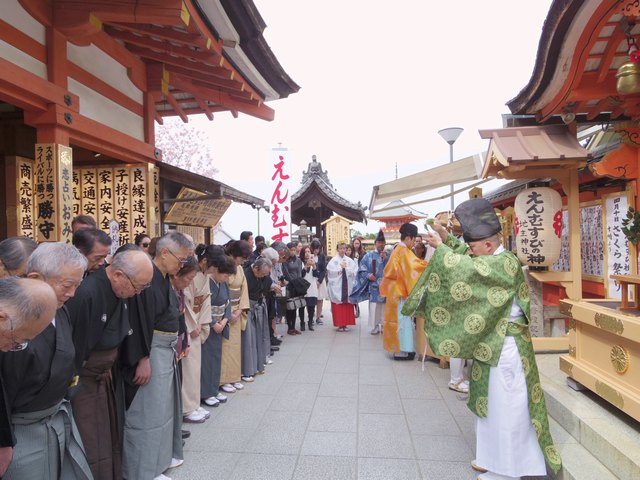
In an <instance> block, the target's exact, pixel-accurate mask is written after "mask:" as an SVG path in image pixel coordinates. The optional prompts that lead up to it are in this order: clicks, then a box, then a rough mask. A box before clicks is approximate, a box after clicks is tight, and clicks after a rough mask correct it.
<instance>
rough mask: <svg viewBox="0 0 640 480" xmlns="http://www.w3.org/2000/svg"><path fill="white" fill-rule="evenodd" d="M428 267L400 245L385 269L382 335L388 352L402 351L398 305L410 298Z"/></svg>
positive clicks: (382, 293) (382, 286) (382, 289)
mask: <svg viewBox="0 0 640 480" xmlns="http://www.w3.org/2000/svg"><path fill="white" fill-rule="evenodd" d="M426 266H427V261H426V260H422V259H420V258H418V257H417V256H416V255H415V253H413V251H412V250H411V249H409V248H407V246H406V245H405V244H404V243H399V244H398V245H397V246H396V248H395V249H394V250H393V252H392V253H391V256H390V257H389V261H388V262H387V266H386V267H385V268H384V277H383V278H382V281H381V282H380V294H381V295H383V296H385V297H386V298H387V303H386V305H385V308H384V329H383V332H382V333H383V345H384V349H385V350H386V351H388V352H393V353H397V352H399V351H400V338H399V336H398V312H399V309H398V303H399V302H400V301H401V300H402V301H404V299H406V298H407V297H408V296H409V293H411V290H413V287H414V286H415V284H416V282H417V281H418V279H419V278H420V275H421V274H422V271H423V270H424V269H425V268H426Z"/></svg>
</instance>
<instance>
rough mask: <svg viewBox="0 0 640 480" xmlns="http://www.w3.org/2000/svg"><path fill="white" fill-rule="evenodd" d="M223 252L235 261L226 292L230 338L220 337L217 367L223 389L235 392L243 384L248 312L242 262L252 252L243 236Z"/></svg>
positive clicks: (247, 296)
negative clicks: (243, 337)
mask: <svg viewBox="0 0 640 480" xmlns="http://www.w3.org/2000/svg"><path fill="white" fill-rule="evenodd" d="M225 250H226V253H227V254H228V255H230V256H231V257H233V259H234V260H235V262H236V267H238V268H237V269H236V273H235V274H234V275H230V276H229V295H230V300H231V323H230V325H229V338H228V339H226V338H224V339H223V340H222V366H221V371H220V383H221V384H222V387H221V388H222V391H224V392H226V393H235V392H236V391H237V390H242V389H243V388H244V385H243V384H242V383H240V377H241V376H242V368H241V365H242V351H241V344H242V340H241V338H242V332H243V331H244V330H246V328H247V314H248V311H249V308H250V305H249V292H248V290H247V279H246V278H245V277H244V270H243V269H242V265H243V264H244V263H245V262H246V260H247V258H249V255H251V246H250V245H249V242H247V241H245V240H237V241H233V242H229V243H228V244H227V246H226V249H225Z"/></svg>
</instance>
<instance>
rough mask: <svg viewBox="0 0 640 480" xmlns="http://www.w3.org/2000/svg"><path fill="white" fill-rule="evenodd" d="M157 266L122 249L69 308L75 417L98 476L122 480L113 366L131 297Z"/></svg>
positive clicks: (86, 283)
mask: <svg viewBox="0 0 640 480" xmlns="http://www.w3.org/2000/svg"><path fill="white" fill-rule="evenodd" d="M152 275H153V266H152V263H151V259H150V258H149V255H147V254H146V253H144V252H143V251H141V250H139V249H130V250H125V251H122V252H120V253H118V254H116V255H114V257H113V261H112V262H111V264H110V265H109V266H107V267H106V268H102V269H99V270H97V271H95V272H94V273H92V274H91V275H89V276H87V277H85V279H84V281H83V282H82V283H81V284H80V287H79V288H78V290H77V291H76V294H75V296H74V297H73V298H72V299H70V300H69V301H68V302H67V304H66V306H67V308H68V309H69V313H70V316H71V323H72V325H73V341H74V346H75V348H76V368H77V369H78V372H79V376H80V388H78V392H77V393H76V394H75V395H73V396H72V399H71V403H72V405H73V414H74V417H75V419H76V422H77V424H78V430H80V435H81V436H82V441H83V443H84V446H85V449H86V452H87V458H88V459H89V465H90V466H91V471H92V473H93V476H94V478H96V479H112V478H120V477H121V471H122V466H121V465H122V464H121V459H122V446H121V441H120V439H121V429H122V413H118V411H117V408H116V395H115V387H114V384H113V381H112V377H111V368H112V367H113V366H114V364H115V363H116V360H117V358H118V350H119V347H120V346H121V344H122V342H123V341H124V339H125V338H127V337H128V336H129V335H130V330H131V329H132V324H131V323H130V318H129V307H128V304H127V301H126V299H127V298H130V297H133V296H134V295H136V294H138V293H140V292H141V291H142V290H144V288H145V287H146V286H147V285H148V284H149V282H150V281H151V278H152Z"/></svg>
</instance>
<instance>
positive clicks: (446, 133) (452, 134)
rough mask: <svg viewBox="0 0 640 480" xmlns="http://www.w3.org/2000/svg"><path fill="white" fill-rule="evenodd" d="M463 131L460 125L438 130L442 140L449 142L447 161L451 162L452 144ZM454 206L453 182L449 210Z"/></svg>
mask: <svg viewBox="0 0 640 480" xmlns="http://www.w3.org/2000/svg"><path fill="white" fill-rule="evenodd" d="M462 132H464V128H460V127H449V128H443V129H442V130H439V131H438V134H439V135H440V136H441V137H442V138H444V141H445V142H447V143H448V144H449V163H453V144H454V143H456V140H457V139H458V137H459V136H460V134H461V133H462ZM454 208H455V205H454V202H453V183H452V184H451V211H452V212H453V209H454Z"/></svg>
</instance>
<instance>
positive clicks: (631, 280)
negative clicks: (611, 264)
mask: <svg viewBox="0 0 640 480" xmlns="http://www.w3.org/2000/svg"><path fill="white" fill-rule="evenodd" d="M610 277H611V279H612V280H615V281H616V282H618V284H619V285H620V288H621V289H622V298H621V300H620V310H640V305H639V302H638V299H640V275H610ZM629 285H633V288H634V291H633V298H634V300H635V302H636V304H635V306H630V305H629Z"/></svg>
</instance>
